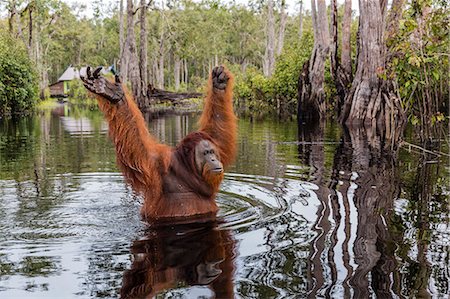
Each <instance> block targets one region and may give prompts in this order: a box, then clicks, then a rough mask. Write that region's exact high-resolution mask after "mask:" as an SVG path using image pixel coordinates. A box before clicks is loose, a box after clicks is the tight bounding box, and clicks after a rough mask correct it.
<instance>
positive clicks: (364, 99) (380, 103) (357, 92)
mask: <svg viewBox="0 0 450 299" xmlns="http://www.w3.org/2000/svg"><path fill="white" fill-rule="evenodd" d="M359 9H360V16H359V44H358V62H357V70H356V74H355V78H354V80H353V83H352V87H351V90H350V92H349V94H348V96H347V97H346V99H345V104H344V111H343V113H342V116H343V118H342V120H344V121H345V122H346V123H347V124H348V125H352V124H353V125H359V124H364V125H365V126H368V125H371V126H372V127H377V128H379V129H380V130H381V132H383V133H382V134H383V135H385V137H386V139H387V140H392V141H395V140H397V138H398V137H399V135H400V133H401V129H402V128H403V124H404V112H403V109H402V107H401V105H400V99H399V98H398V97H397V95H396V94H395V93H394V88H393V84H392V82H391V81H388V80H385V79H383V78H382V77H383V76H386V73H385V66H386V61H385V59H386V58H385V44H384V42H385V41H384V28H385V13H386V2H385V1H384V0H360V1H359Z"/></svg>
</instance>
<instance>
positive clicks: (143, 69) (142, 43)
mask: <svg viewBox="0 0 450 299" xmlns="http://www.w3.org/2000/svg"><path fill="white" fill-rule="evenodd" d="M147 9H148V5H147V3H146V2H145V0H140V10H141V11H140V17H139V24H140V30H141V31H140V35H139V71H140V77H141V89H140V97H141V103H142V104H143V102H145V101H146V99H147V88H148V50H147V48H148V39H147V35H148V33H147Z"/></svg>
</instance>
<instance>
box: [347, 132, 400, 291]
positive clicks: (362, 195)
mask: <svg viewBox="0 0 450 299" xmlns="http://www.w3.org/2000/svg"><path fill="white" fill-rule="evenodd" d="M369 133H370V132H369ZM369 133H368V132H366V131H365V130H364V129H363V128H356V129H351V130H349V135H350V139H351V144H352V149H353V155H352V170H353V171H354V172H357V175H358V177H357V178H356V180H355V182H356V184H357V185H358V188H357V189H356V191H355V195H354V198H353V201H354V204H355V207H356V209H357V212H358V216H357V219H358V227H357V230H356V239H355V242H354V244H353V251H354V254H355V262H356V264H357V268H356V270H355V272H354V274H353V277H352V278H351V279H350V283H351V285H352V286H353V287H354V290H355V293H354V294H355V297H356V298H366V297H369V278H368V273H369V272H371V275H372V288H373V290H374V292H375V294H376V295H377V297H381V298H386V297H390V296H391V293H390V287H391V283H392V282H391V281H390V279H391V278H390V277H391V274H392V272H393V271H394V270H395V267H396V262H395V258H394V249H395V248H394V246H393V242H392V235H391V233H390V232H389V230H388V227H387V225H388V221H389V220H390V217H391V214H392V210H393V203H394V199H395V198H396V197H397V196H398V195H399V183H398V179H397V175H396V171H395V161H396V154H395V152H391V151H389V152H388V151H384V150H382V149H381V148H382V146H381V144H382V142H379V141H374V139H373V137H374V136H370V135H369Z"/></svg>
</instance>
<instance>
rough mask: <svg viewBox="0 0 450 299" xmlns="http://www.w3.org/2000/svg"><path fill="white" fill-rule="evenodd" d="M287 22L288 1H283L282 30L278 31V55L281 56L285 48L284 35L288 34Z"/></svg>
mask: <svg viewBox="0 0 450 299" xmlns="http://www.w3.org/2000/svg"><path fill="white" fill-rule="evenodd" d="M286 21H287V13H286V1H285V0H282V1H281V11H280V28H279V30H278V45H277V55H278V56H279V55H281V52H282V51H283V46H284V34H285V32H286Z"/></svg>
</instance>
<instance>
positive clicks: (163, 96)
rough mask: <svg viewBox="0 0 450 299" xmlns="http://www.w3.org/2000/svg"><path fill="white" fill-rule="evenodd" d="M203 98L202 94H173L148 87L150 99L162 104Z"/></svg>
mask: <svg viewBox="0 0 450 299" xmlns="http://www.w3.org/2000/svg"><path fill="white" fill-rule="evenodd" d="M202 96H203V94H202V93H201V92H173V91H167V90H163V89H158V88H155V87H154V86H152V85H150V84H149V86H148V98H149V99H153V100H158V101H160V102H165V101H170V102H174V101H178V100H184V99H192V98H201V97H202Z"/></svg>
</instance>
